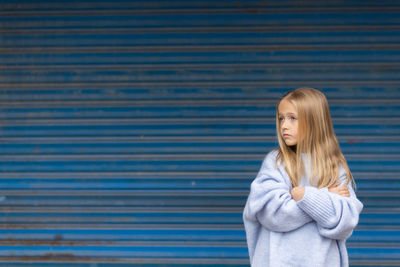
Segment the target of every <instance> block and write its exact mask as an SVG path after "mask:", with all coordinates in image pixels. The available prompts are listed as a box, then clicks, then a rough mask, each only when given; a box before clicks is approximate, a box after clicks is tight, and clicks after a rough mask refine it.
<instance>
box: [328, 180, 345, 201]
mask: <svg viewBox="0 0 400 267" xmlns="http://www.w3.org/2000/svg"><path fill="white" fill-rule="evenodd" d="M339 185H340V183H339V182H336V183H335V184H333V185H332V186H330V187H328V191H329V192H331V193H335V194H338V195H341V196H342V197H349V196H350V192H349V190H348V189H347V186H340V187H339Z"/></svg>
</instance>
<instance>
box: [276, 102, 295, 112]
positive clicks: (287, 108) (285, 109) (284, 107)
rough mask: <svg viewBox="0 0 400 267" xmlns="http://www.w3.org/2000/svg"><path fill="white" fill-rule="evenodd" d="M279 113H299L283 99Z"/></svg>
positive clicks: (279, 106)
mask: <svg viewBox="0 0 400 267" xmlns="http://www.w3.org/2000/svg"><path fill="white" fill-rule="evenodd" d="M278 112H279V113H297V109H296V107H295V106H294V105H293V104H292V103H291V102H290V101H287V100H286V99H283V100H282V101H281V102H280V103H279V105H278Z"/></svg>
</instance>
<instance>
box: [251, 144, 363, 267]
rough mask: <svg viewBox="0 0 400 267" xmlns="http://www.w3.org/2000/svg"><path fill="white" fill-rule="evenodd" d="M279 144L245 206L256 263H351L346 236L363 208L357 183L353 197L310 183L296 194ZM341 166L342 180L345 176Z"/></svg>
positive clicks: (304, 266)
mask: <svg viewBox="0 0 400 267" xmlns="http://www.w3.org/2000/svg"><path fill="white" fill-rule="evenodd" d="M277 153H278V152H277V150H273V151H271V152H270V153H269V154H268V155H267V156H266V157H265V159H264V162H263V164H262V166H261V169H260V171H259V173H258V175H257V177H256V179H255V180H254V181H253V183H252V184H251V190H250V194H249V197H248V200H247V203H246V206H245V208H244V212H243V220H244V225H245V229H246V237H247V245H248V249H249V255H250V262H251V265H252V266H253V267H258V266H263V267H266V266H272V267H280V266H282V267H283V266H285V267H330V266H332V267H333V266H335V267H336V266H340V267H343V266H348V265H349V264H348V256H347V250H346V245H345V242H346V239H347V238H348V237H349V236H350V235H351V233H352V232H353V229H354V228H355V227H356V225H357V223H358V218H359V214H360V212H361V210H362V208H363V205H362V203H361V202H360V201H359V200H358V199H357V198H356V195H355V193H354V190H353V188H352V187H351V184H349V185H348V188H349V191H350V195H351V196H350V197H343V196H340V195H338V194H334V193H331V192H328V190H327V188H322V189H318V188H316V187H313V186H310V184H309V183H308V178H307V177H304V178H303V179H302V182H301V186H304V187H305V193H304V196H303V198H302V200H300V201H299V202H296V201H295V200H293V198H292V197H291V195H290V190H291V189H292V185H291V182H290V179H289V176H288V175H287V173H286V171H285V170H284V168H283V167H282V166H281V165H280V164H279V163H278V165H277V166H276V156H277ZM345 177H346V176H345V171H344V169H341V171H340V177H339V181H343V180H344V179H345Z"/></svg>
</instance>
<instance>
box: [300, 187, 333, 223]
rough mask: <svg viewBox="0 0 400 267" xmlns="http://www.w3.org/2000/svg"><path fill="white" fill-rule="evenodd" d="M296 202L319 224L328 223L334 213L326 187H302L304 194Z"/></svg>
mask: <svg viewBox="0 0 400 267" xmlns="http://www.w3.org/2000/svg"><path fill="white" fill-rule="evenodd" d="M297 204H298V206H299V207H300V208H301V209H302V210H303V211H304V212H305V213H307V214H308V215H310V217H311V218H313V219H314V220H316V221H317V222H319V223H321V225H326V226H327V225H329V222H330V221H331V220H332V218H333V217H334V215H335V212H334V209H333V205H332V202H331V199H330V197H329V194H328V188H322V189H318V188H315V187H311V186H306V187H304V196H303V198H302V199H301V200H300V201H299V202H297Z"/></svg>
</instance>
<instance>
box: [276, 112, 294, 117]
mask: <svg viewBox="0 0 400 267" xmlns="http://www.w3.org/2000/svg"><path fill="white" fill-rule="evenodd" d="M278 115H279V116H283V115H285V114H284V113H281V112H279V113H278ZM286 115H293V116H297V114H295V113H293V112H288V113H286Z"/></svg>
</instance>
